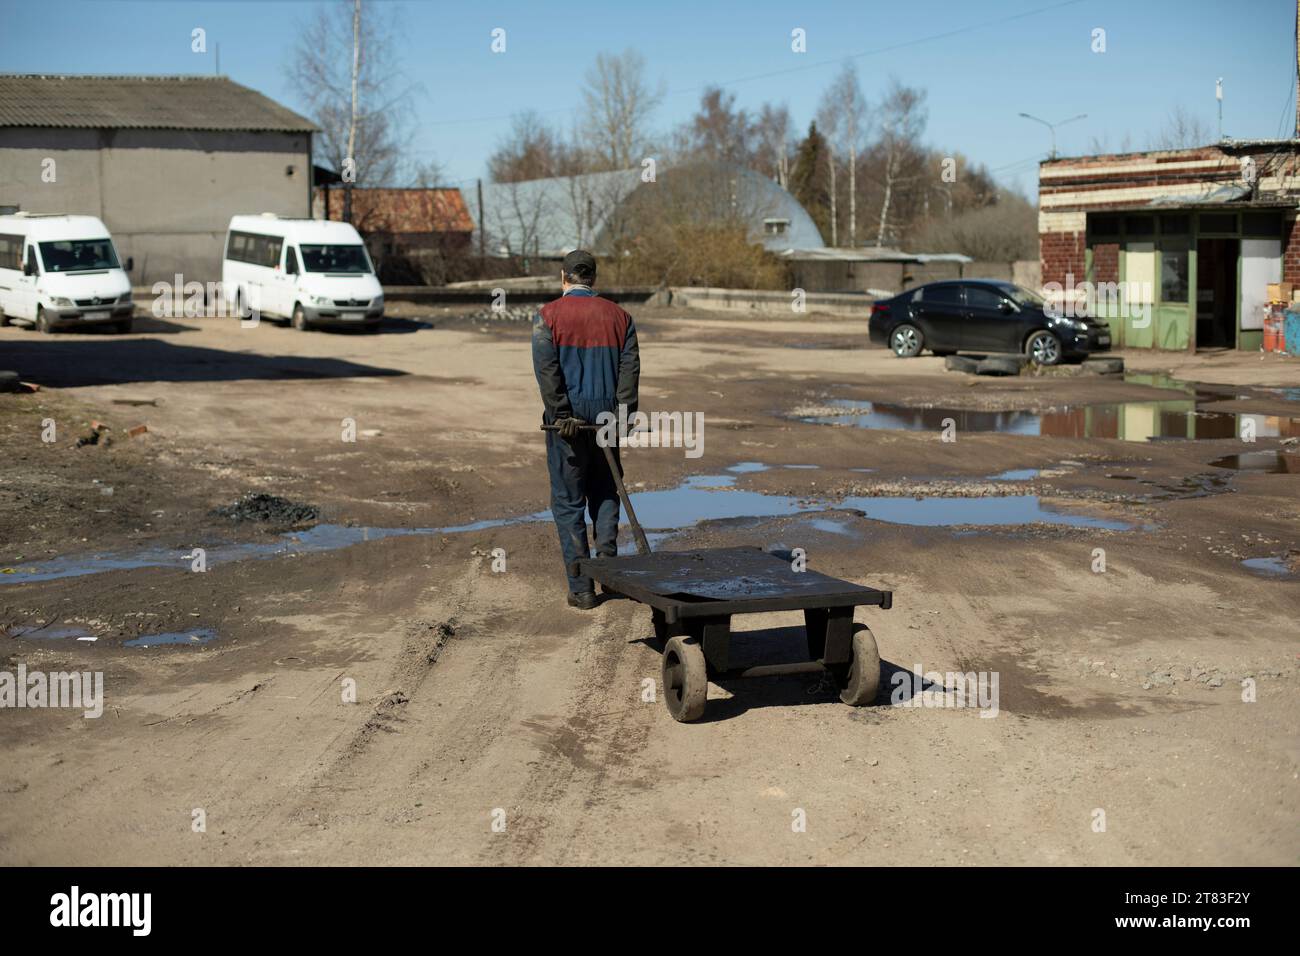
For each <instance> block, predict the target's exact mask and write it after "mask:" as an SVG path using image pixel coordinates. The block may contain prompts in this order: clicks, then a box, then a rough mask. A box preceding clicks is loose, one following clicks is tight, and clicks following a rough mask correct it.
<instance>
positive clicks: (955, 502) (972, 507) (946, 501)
mask: <svg viewBox="0 0 1300 956" xmlns="http://www.w3.org/2000/svg"><path fill="white" fill-rule="evenodd" d="M843 507H845V508H856V509H858V510H859V511H862V512H864V513H865V514H866V515H867V517H869V518H875V519H876V520H877V521H888V522H890V523H891V524H910V525H923V526H926V527H943V526H948V525H1019V524H1031V523H1034V522H1043V523H1046V524H1060V525H1068V526H1070V527H1075V528H1106V529H1108V530H1111V531H1128V530H1131V529H1132V528H1133V527H1134V525H1133V524H1131V523H1129V522H1127V521H1119V520H1117V519H1112V518H1094V517H1092V516H1090V515H1081V514H1070V513H1068V512H1063V511H1056V510H1053V509H1051V508H1048V507H1046V506H1045V505H1043V504H1042V503H1041V502H1040V501H1039V500H1038V496H1037V495H1005V496H998V497H989V498H858V497H855V498H846V499H845V500H844V503H843Z"/></svg>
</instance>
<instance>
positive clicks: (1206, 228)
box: [1201, 212, 1237, 233]
mask: <svg viewBox="0 0 1300 956" xmlns="http://www.w3.org/2000/svg"><path fill="white" fill-rule="evenodd" d="M1236 231H1237V214H1236V213H1232V212H1203V213H1201V232H1231V233H1235V232H1236Z"/></svg>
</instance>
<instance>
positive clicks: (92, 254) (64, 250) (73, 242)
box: [41, 239, 117, 272]
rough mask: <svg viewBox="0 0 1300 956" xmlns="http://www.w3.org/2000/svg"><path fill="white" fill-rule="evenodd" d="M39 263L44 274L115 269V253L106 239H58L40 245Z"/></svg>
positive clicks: (111, 244)
mask: <svg viewBox="0 0 1300 956" xmlns="http://www.w3.org/2000/svg"><path fill="white" fill-rule="evenodd" d="M41 262H42V263H43V264H44V266H45V271H46V272H85V271H87V270H89V269H116V268H117V253H115V252H114V251H113V243H112V242H110V241H109V240H107V239H59V240H57V241H55V242H42V243H41Z"/></svg>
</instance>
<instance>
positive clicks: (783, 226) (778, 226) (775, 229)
mask: <svg viewBox="0 0 1300 956" xmlns="http://www.w3.org/2000/svg"><path fill="white" fill-rule="evenodd" d="M789 228H790V220H789V219H764V220H763V232H764V233H766V234H767V235H769V236H784V235H785V234H786V231H787V230H788V229H789Z"/></svg>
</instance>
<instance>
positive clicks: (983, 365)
mask: <svg viewBox="0 0 1300 956" xmlns="http://www.w3.org/2000/svg"><path fill="white" fill-rule="evenodd" d="M975 374H976V375H1019V374H1020V359H1018V358H1010V357H1008V356H1005V355H990V356H989V357H988V358H985V359H980V361H979V363H978V364H977V365H976V366H975Z"/></svg>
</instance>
